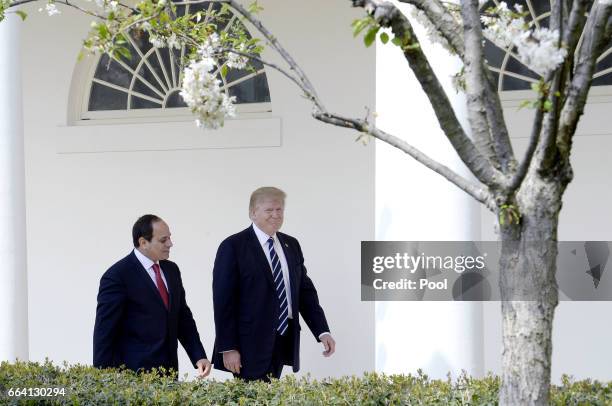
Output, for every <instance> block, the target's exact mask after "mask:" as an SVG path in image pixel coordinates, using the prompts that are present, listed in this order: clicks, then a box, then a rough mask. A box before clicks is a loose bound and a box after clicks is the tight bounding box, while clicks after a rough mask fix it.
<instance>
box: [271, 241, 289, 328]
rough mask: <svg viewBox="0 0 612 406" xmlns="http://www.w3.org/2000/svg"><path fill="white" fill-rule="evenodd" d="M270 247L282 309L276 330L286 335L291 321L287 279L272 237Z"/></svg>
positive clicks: (273, 275) (280, 309)
mask: <svg viewBox="0 0 612 406" xmlns="http://www.w3.org/2000/svg"><path fill="white" fill-rule="evenodd" d="M268 249H269V250H270V260H271V261H272V278H273V279H274V286H275V287H276V297H278V303H279V311H280V313H279V316H278V324H277V327H276V331H278V333H279V334H280V335H285V332H286V331H287V327H288V323H289V321H288V317H289V306H288V303H287V292H286V289H285V280H284V279H283V271H282V269H281V263H280V259H278V255H276V250H274V239H272V237H270V238H269V239H268Z"/></svg>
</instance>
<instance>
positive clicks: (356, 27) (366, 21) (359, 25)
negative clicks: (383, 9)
mask: <svg viewBox="0 0 612 406" xmlns="http://www.w3.org/2000/svg"><path fill="white" fill-rule="evenodd" d="M371 21H372V20H371V19H370V17H366V18H360V19H357V20H355V21H353V23H352V24H351V27H353V37H356V36H357V35H359V34H360V33H361V31H363V30H364V29H365V28H366V27H367V26H368V25H370V24H371Z"/></svg>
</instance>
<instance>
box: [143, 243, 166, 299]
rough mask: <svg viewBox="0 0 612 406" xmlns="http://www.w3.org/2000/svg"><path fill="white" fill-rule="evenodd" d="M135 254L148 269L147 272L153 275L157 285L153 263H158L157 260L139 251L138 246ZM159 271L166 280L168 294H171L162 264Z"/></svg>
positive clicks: (152, 277) (152, 278)
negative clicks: (154, 260)
mask: <svg viewBox="0 0 612 406" xmlns="http://www.w3.org/2000/svg"><path fill="white" fill-rule="evenodd" d="M134 255H136V258H138V261H140V263H141V264H142V267H143V268H144V269H146V271H147V273H148V274H149V276H150V277H151V280H152V281H153V283H154V284H155V286H157V280H156V279H155V271H154V270H153V264H156V263H157V262H153V261H152V260H151V259H150V258H149V257H147V256H146V255H145V254H143V253H142V252H140V251H138V249H137V248H134ZM159 273H160V274H161V278H162V280H163V281H164V285H166V290H167V291H168V294H170V289H168V282H167V281H166V277H165V276H164V270H163V269H162V268H161V266H160V267H159Z"/></svg>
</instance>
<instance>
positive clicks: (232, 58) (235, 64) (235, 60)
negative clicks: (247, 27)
mask: <svg viewBox="0 0 612 406" xmlns="http://www.w3.org/2000/svg"><path fill="white" fill-rule="evenodd" d="M236 50H237V51H239V52H246V50H247V49H246V45H245V44H244V43H243V44H240V45H239V46H238V48H237V49H236ZM248 61H249V59H248V58H247V57H246V56H242V55H240V54H237V53H235V52H229V53H228V55H227V67H228V68H232V69H244V68H245V67H246V64H247V62H248Z"/></svg>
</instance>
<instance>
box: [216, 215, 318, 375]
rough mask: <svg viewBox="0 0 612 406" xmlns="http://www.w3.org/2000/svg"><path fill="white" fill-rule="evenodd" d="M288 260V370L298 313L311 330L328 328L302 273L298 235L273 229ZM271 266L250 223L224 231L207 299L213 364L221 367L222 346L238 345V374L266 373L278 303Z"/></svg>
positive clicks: (296, 363) (235, 347) (297, 340)
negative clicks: (212, 333)
mask: <svg viewBox="0 0 612 406" xmlns="http://www.w3.org/2000/svg"><path fill="white" fill-rule="evenodd" d="M277 236H278V239H279V241H280V243H281V245H282V248H283V252H284V253H285V257H286V258H287V264H288V265H289V280H290V285H291V304H292V312H293V364H292V365H293V371H294V372H297V371H298V370H299V369H300V357H299V351H300V330H301V326H300V323H299V316H300V315H301V316H302V317H303V318H304V321H306V324H307V325H308V327H309V328H310V331H312V333H313V334H314V336H315V338H316V339H317V341H318V340H319V338H318V337H319V335H320V334H321V333H323V332H326V331H329V327H328V325H327V320H326V319H325V314H324V312H323V309H322V308H321V306H320V305H319V299H318V296H317V291H316V289H315V287H314V285H313V284H312V281H311V280H310V278H309V277H308V276H307V274H306V267H304V257H303V255H302V250H301V248H300V244H299V243H298V241H297V240H296V239H295V238H293V237H291V236H289V235H287V234H283V233H277ZM275 292H276V291H275V288H274V283H273V280H272V271H271V270H270V265H269V263H268V260H267V258H266V255H265V253H264V251H263V249H262V247H261V245H260V244H259V240H258V239H257V236H256V234H255V231H254V230H253V227H252V226H250V227H248V228H247V229H246V230H244V231H242V232H240V233H238V234H234V235H232V236H230V237H228V238H227V239H226V240H225V241H223V242H222V243H221V245H220V246H219V250H218V251H217V257H216V259H215V266H214V269H213V304H214V312H215V331H216V339H215V349H214V354H213V363H214V365H215V368H217V369H221V370H224V371H225V370H226V369H225V368H224V367H223V354H221V352H222V351H227V350H238V351H239V352H240V356H241V363H242V369H241V373H240V375H241V376H243V377H251V378H254V377H259V376H262V375H263V374H265V373H266V370H267V369H268V367H269V366H270V362H271V359H272V351H273V348H274V341H275V339H276V327H277V324H276V323H277V320H278V316H279V314H278V313H279V303H278V299H277V297H276V294H275Z"/></svg>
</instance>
